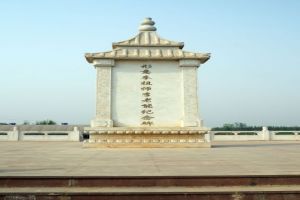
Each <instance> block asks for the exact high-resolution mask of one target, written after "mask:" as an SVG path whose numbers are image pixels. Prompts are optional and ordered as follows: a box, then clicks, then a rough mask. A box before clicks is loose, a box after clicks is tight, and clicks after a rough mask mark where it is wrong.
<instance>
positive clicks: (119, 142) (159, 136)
mask: <svg viewBox="0 0 300 200" xmlns="http://www.w3.org/2000/svg"><path fill="white" fill-rule="evenodd" d="M87 130H89V133H90V139H89V140H88V141H85V142H84V147H127V148H128V147H130V148H131V147H146V148H147V147H153V148H155V147H160V148H163V147H166V148H173V147H191V148H194V147H210V143H208V142H206V141H205V138H204V135H205V134H206V133H207V131H208V130H207V129H203V128H201V129H200V128H186V127H182V128H156V127H155V128H154V127H153V128H128V127H114V128H100V127H99V128H90V129H87Z"/></svg>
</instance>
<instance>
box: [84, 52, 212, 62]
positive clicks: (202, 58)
mask: <svg viewBox="0 0 300 200" xmlns="http://www.w3.org/2000/svg"><path fill="white" fill-rule="evenodd" d="M85 58H86V60H87V61H88V62H89V63H93V62H94V60H96V59H114V60H181V59H188V60H199V61H200V62H201V64H203V63H205V62H206V61H207V60H209V59H210V54H209V53H207V54H201V56H199V55H197V56H173V57H171V56H170V57H168V56H165V57H152V56H136V57H128V56H99V55H97V54H91V53H87V54H85Z"/></svg>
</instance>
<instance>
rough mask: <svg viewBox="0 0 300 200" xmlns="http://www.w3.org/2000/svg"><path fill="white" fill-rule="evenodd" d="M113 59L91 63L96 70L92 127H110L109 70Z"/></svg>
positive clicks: (112, 64) (111, 122) (97, 60)
mask: <svg viewBox="0 0 300 200" xmlns="http://www.w3.org/2000/svg"><path fill="white" fill-rule="evenodd" d="M114 64H115V62H114V60H113V59H96V60H94V62H93V65H94V66H95V68H96V70H97V92H96V117H95V119H94V120H92V122H91V126H92V127H112V126H113V121H112V119H111V70H112V67H113V66H114Z"/></svg>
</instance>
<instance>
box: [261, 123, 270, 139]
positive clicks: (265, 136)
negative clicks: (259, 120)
mask: <svg viewBox="0 0 300 200" xmlns="http://www.w3.org/2000/svg"><path fill="white" fill-rule="evenodd" d="M262 135H263V140H266V141H269V140H271V139H272V138H271V132H270V131H269V130H268V127H267V126H263V127H262Z"/></svg>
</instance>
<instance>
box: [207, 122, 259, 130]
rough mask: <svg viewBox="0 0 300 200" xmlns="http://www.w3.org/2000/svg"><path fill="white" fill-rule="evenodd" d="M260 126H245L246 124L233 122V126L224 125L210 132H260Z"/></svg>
mask: <svg viewBox="0 0 300 200" xmlns="http://www.w3.org/2000/svg"><path fill="white" fill-rule="evenodd" d="M261 129H262V127H261V126H247V124H246V123H242V122H235V123H234V124H224V125H223V127H214V128H212V129H211V130H212V131H260V130H261Z"/></svg>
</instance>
